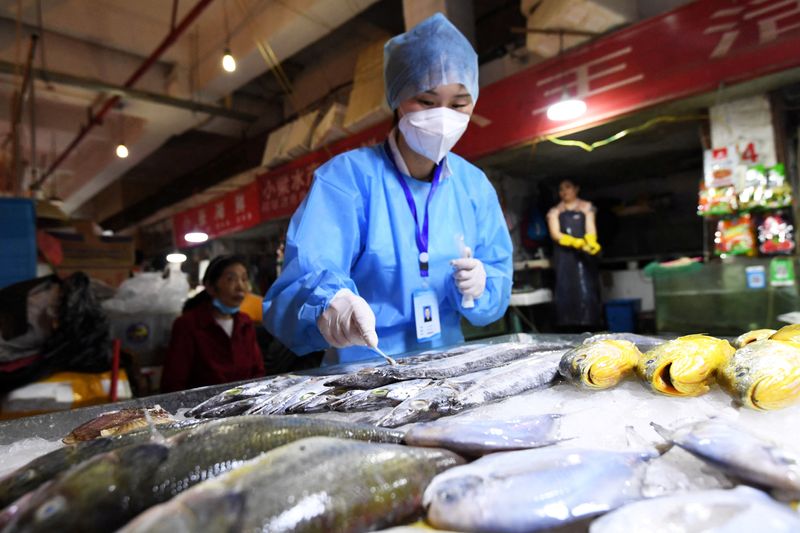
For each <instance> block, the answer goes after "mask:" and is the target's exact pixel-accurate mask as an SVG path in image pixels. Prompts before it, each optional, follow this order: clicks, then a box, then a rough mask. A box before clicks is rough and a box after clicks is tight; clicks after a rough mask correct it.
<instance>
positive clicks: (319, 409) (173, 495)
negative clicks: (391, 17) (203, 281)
mask: <svg viewBox="0 0 800 533" xmlns="http://www.w3.org/2000/svg"><path fill="white" fill-rule="evenodd" d="M794 334H795V328H789V329H785V330H781V332H779V333H776V332H774V331H770V332H764V331H760V332H753V333H752V334H749V335H747V336H742V337H740V338H739V339H737V340H736V341H735V342H734V344H736V346H741V347H740V348H739V349H738V351H736V350H735V349H734V348H733V346H732V345H731V344H730V343H729V342H728V341H726V340H720V339H714V338H711V337H706V336H702V335H700V336H693V337H684V338H681V339H677V340H675V339H673V340H667V339H660V338H653V337H641V336H630V335H629V336H624V335H623V336H609V335H602V336H599V337H594V338H589V337H588V335H582V336H574V335H573V336H556V335H537V336H531V335H514V336H505V337H497V338H493V339H490V340H488V341H482V342H477V343H470V344H466V345H459V346H455V347H452V348H449V349H445V350H443V351H436V352H429V353H422V354H417V355H415V356H413V357H411V358H404V357H401V358H400V364H398V365H397V366H392V365H387V364H381V363H380V361H374V362H369V363H363V364H360V365H350V366H338V367H328V368H324V369H318V370H316V371H314V372H307V373H304V374H296V375H281V376H276V377H273V378H269V379H266V380H259V381H253V382H247V383H240V384H234V385H233V386H227V387H222V386H220V387H208V388H204V389H198V390H193V391H186V392H183V393H175V394H170V395H162V396H161V397H153V398H149V399H147V400H144V401H142V402H139V403H137V404H131V403H130V402H128V403H125V404H120V405H118V407H120V408H123V407H132V406H134V405H135V406H138V407H143V406H148V407H153V406H155V405H156V404H159V405H161V406H162V407H165V408H166V410H167V411H170V412H171V413H172V414H173V415H175V418H176V419H180V420H177V421H175V422H168V421H164V420H160V419H159V420H155V417H153V420H152V421H153V423H156V424H157V425H155V426H151V428H150V429H145V430H144V431H140V432H138V433H137V432H134V433H129V434H127V436H126V435H119V436H106V437H102V436H100V437H97V439H96V440H90V441H88V442H79V443H77V444H73V445H70V446H71V448H70V447H67V448H62V447H61V445H60V443H59V442H58V439H59V438H60V437H64V436H65V435H67V434H68V433H70V431H71V430H72V429H73V428H74V427H75V426H76V425H78V424H81V423H84V422H86V421H88V420H91V419H93V418H94V417H96V416H97V414H98V413H99V412H100V411H101V410H100V409H97V408H91V410H90V409H83V410H76V411H72V412H70V413H64V414H61V415H51V416H49V417H37V418H30V419H27V420H26V421H14V422H7V423H5V425H4V426H3V427H2V430H3V431H2V435H3V438H4V445H5V446H6V450H10V449H14V450H16V451H17V453H19V450H21V449H27V450H28V452H27V454H26V455H25V456H18V457H14V458H9V454H4V456H5V457H6V463H5V464H4V465H3V471H4V472H5V473H6V474H7V473H8V470H10V469H11V468H12V467H18V466H20V465H21V464H24V463H25V462H26V461H28V460H30V459H32V458H33V456H34V455H36V454H37V452H36V451H33V450H36V449H37V448H36V447H35V446H31V440H34V441H35V440H39V439H44V442H49V447H48V446H40V447H39V452H45V451H49V450H53V449H55V451H52V452H50V455H48V456H45V459H39V460H38V463H36V462H35V463H31V466H30V467H29V468H32V467H33V465H35V464H38V466H36V467H35V469H30V470H28V472H29V473H28V474H25V475H23V476H22V477H20V476H19V474H20V473H24V472H25V469H24V468H23V469H22V470H18V471H17V475H15V476H11V477H8V476H6V477H4V478H2V480H0V488H1V489H2V490H0V496H2V497H3V498H5V499H13V498H14V497H15V496H16V495H18V494H19V493H20V492H21V491H27V490H32V489H35V486H32V485H30V484H31V483H41V482H42V481H45V480H46V478H45V477H43V476H47V477H48V478H49V477H50V476H53V475H55V474H57V473H58V472H60V471H63V470H64V469H66V467H67V466H68V465H72V467H73V468H72V469H71V470H70V471H69V472H68V473H62V474H61V475H60V476H59V477H58V479H57V480H56V481H55V484H54V485H52V486H49V485H44V486H43V487H42V488H40V489H38V491H37V492H34V493H32V494H31V495H30V496H29V497H28V499H27V501H26V500H20V501H19V502H18V503H17V504H16V507H8V508H7V509H6V510H5V511H4V513H3V515H0V516H2V518H3V521H4V522H3V523H4V524H7V525H6V529H4V531H21V530H26V531H27V530H34V531H35V530H39V528H46V526H52V525H54V524H58V525H59V529H60V530H63V531H71V530H75V531H77V530H81V531H94V530H98V531H100V530H109V529H116V528H117V527H121V526H123V525H124V524H125V523H126V522H128V521H129V520H130V519H133V518H134V517H136V515H139V516H138V517H137V518H136V519H135V520H134V521H132V522H130V523H129V524H128V525H127V526H125V529H124V531H161V530H174V529H172V528H175V527H187V528H189V529H188V530H192V531H209V530H212V529H211V528H213V527H215V526H216V525H217V524H219V523H223V524H228V525H227V526H225V527H232V528H233V529H234V530H240V529H241V528H243V527H244V528H245V529H246V528H247V527H259V528H266V530H269V531H289V530H292V531H298V530H304V531H332V530H335V531H366V530H374V529H380V528H381V527H389V526H392V525H403V524H411V527H412V528H417V527H422V524H423V523H422V522H418V520H420V519H423V520H424V521H425V522H424V523H425V524H426V527H430V526H434V527H436V528H439V529H445V530H456V531H511V530H514V531H549V530H551V529H552V528H554V527H561V526H565V525H568V526H569V527H570V528H572V529H570V530H571V531H587V530H588V528H591V531H623V530H625V531H631V530H632V529H630V528H631V527H633V528H634V529H633V530H636V529H635V528H636V527H637V524H645V525H642V526H641V527H642V528H646V527H649V524H651V523H652V522H651V521H652V520H653V519H654V518H653V517H660V518H658V520H660V522H658V523H659V525H665V524H676V525H677V524H689V526H690V527H699V526H698V524H700V523H702V524H704V526H708V527H711V526H718V527H722V525H723V524H726V523H728V521H731V520H735V523H736V524H737V526H739V525H743V524H744V525H746V524H750V523H752V522H748V521H747V520H752V519H753V517H757V516H762V517H763V516H764V515H763V513H765V512H767V513H769V516H770V520H771V521H772V522H771V524H769V525H770V527H773V526H774V529H769V528H767V529H762V530H763V531H772V530H775V531H791V530H793V529H792V528H796V527H797V525H798V524H799V523H800V519H798V517H797V516H796V515H795V514H793V511H791V510H790V509H789V507H788V506H787V505H785V504H783V503H780V499H781V498H784V499H785V498H786V497H788V498H789V499H791V498H792V497H793V496H792V494H796V493H797V491H798V490H800V487H798V486H797V472H796V463H795V462H793V461H792V459H791V458H792V457H794V456H793V455H792V454H793V453H794V452H793V448H794V446H795V442H794V441H795V439H794V438H793V436H794V435H795V434H796V433H797V431H800V427H798V422H797V420H798V417H797V414H798V407H797V406H796V405H795V406H791V405H789V404H791V403H792V401H793V400H796V397H797V371H796V368H797V363H798V360H799V359H800V356H798V354H797V348H796V347H795V345H794V344H793V342H792V341H786V339H787V338H793V335H794ZM767 335H771V339H766V336H767ZM764 347H767V348H768V349H770V350H771V352H770V354H769V356H767V355H766V354H765V355H763V356H759V357H761V359H762V360H764V361H768V362H769V364H766V365H762V366H761V367H758V366H753V365H751V364H750V363H751V362H752V359H751V356H753V355H758V354H759V353H760V350H762V349H763V348H764ZM781 350H784V351H783V352H781ZM734 352H735V353H734ZM684 356H686V357H689V358H690V359H692V360H695V361H704V364H705V366H706V367H705V369H704V368H703V366H702V365H701V366H700V367H698V366H696V365H695V366H694V367H692V369H691V372H695V374H692V375H686V374H683V373H682V371H681V370H680V369H679V368H678V367H679V366H681V367H682V368H683V367H684V365H683V364H682V363H681V362H680V358H681V357H684ZM664 363H667V364H666V365H665V364H664ZM598 364H599V366H598ZM730 364H733V365H735V366H737V368H739V371H738V374H736V372H735V371H734V373H733V374H731V373H730V370H729V369H728V368H727V366H726V365H730ZM781 364H783V365H784V366H783V367H780V365H781ZM787 364H788V365H789V366H792V365H794V366H792V368H794V370H791V371H788V373H787V368H786V366H785V365H787ZM748 365H749V366H748ZM778 367H780V369H779V370H776V369H777V368H778ZM742 368H747V371H746V372H745V373H747V374H748V378H744V379H743V380H741V381H742V383H744V382H749V381H748V380H749V379H750V378H752V379H753V380H756V381H757V382H758V383H759V384H760V385H759V386H761V387H762V389H760V390H756V389H755V388H754V389H753V390H752V393H753V394H752V395H748V394H744V393H742V391H741V390H740V389H739V388H738V387H739V385H737V383H738V381H736V380H737V379H739V378H738V377H733V378H731V376H737V375H743V372H742V371H741V369H742ZM610 369H611V371H610ZM664 372H666V374H665V373H664ZM697 372H699V373H697ZM765 372H766V374H765ZM767 375H771V376H773V377H774V376H779V377H780V379H779V380H778V381H780V383H778V384H774V383H773V384H769V383H768V381H761V378H764V377H765V376H767ZM659 377H660V378H661V381H659ZM664 379H666V381H664ZM686 379H688V380H689V381H693V382H692V383H690V382H688V381H687V382H684V380H686ZM731 379H733V380H734V381H730V380H731ZM773 381H774V380H773ZM731 395H732V396H733V401H732V397H731ZM106 410H107V409H106ZM248 413H249V414H248ZM194 417H198V418H194ZM94 423H95V424H96V423H97V422H96V421H95V422H94ZM146 425H147V424H145V426H146ZM105 427H106V429H107V430H108V431H111V433H109V435H113V434H114V431H118V430H119V428H118V427H114V425H113V424H110V425H109V424H107V425H106V426H105ZM90 430H91V431H90ZM92 431H94V434H92ZM97 434H98V428H97V427H94V428H92V427H91V424H90V425H84V426H83V427H82V428H81V429H79V430H76V431H74V432H73V433H71V435H72V436H73V437H75V436H76V435H82V437H80V438H87V437H92V436H97ZM341 437H346V439H348V440H341ZM20 438H23V442H24V441H27V442H25V443H24V444H22V443H21V442H20V441H19V439H20ZM165 438H166V440H164V439H165ZM297 439H300V440H297ZM12 441H16V442H12ZM295 441H296V442H295ZM357 441H369V442H357ZM204 442H205V443H207V444H204ZM401 442H405V445H403V446H398V443H401ZM40 444H41V442H40ZM126 444H127V447H126V446H125V445H126ZM89 446H94V447H95V448H98V449H100V450H101V451H103V452H106V453H105V455H100V456H96V457H95V458H94V459H91V460H89V461H86V462H81V461H79V459H87V458H89V457H91V456H93V455H94V454H93V453H92V452H90V451H87V450H89V449H90V448H89ZM273 448H274V449H273ZM69 449H72V450H74V451H73V452H70V453H69V455H64V451H66V450H69ZM95 451H96V450H95ZM262 452H266V453H262ZM489 452H494V453H492V454H491V455H484V454H486V453H489ZM481 456H483V458H481ZM248 459H249V461H247V460H248ZM59 461H60V465H61V466H60V467H58V466H56V467H55V468H54V465H55V464H57V463H58V462H59ZM220 461H222V462H220ZM242 461H244V462H242ZM106 463H107V464H108V465H109V467H110V468H111V470H110V471H109V472H114V473H112V474H109V475H111V476H112V477H110V478H107V480H106V478H105V474H103V477H97V475H98V473H99V472H100V471H101V470H102V469H105V467H104V466H102V465H104V464H106ZM45 465H47V466H45ZM112 465H113V466H112ZM134 465H135V466H134ZM98 468H100V469H101V470H98ZM231 468H233V470H231V471H230V473H229V474H226V473H225V472H226V471H228V470H230V469H231ZM48 472H49V473H48ZM134 472H137V474H136V475H133V473H134ZM210 478H216V479H215V480H211V479H210ZM159 479H163V480H164V481H163V484H162V482H161V481H158V480H159ZM206 479H208V480H207V481H203V480H206ZM89 480H91V481H89ZM75 484H79V485H75ZM151 484H153V485H154V489H153V491H152V494H153V496H146V495H147V494H150V493H151V491H149V490H145V491H144V492H141V491H142V489H143V487H148V486H150V485H151ZM112 485H113V487H114V489H112V490H111V491H110V492H109V489H110V488H111V486H112ZM747 485H749V486H752V487H757V488H750V487H748V486H747ZM69 486H76V487H77V486H80V487H81V489H80V490H79V492H77V493H74V495H73V496H69V497H68V499H67V500H64V502H65V503H67V505H63V504H58V505H55V506H54V505H53V502H54V500H53V497H56V495H57V494H64V495H66V494H67V493H66V492H63V491H64V490H67V487H69ZM155 486H158V487H160V488H159V489H155ZM277 487H280V489H278V488H277ZM734 487H735V489H734ZM732 489H734V490H732ZM770 493H771V494H772V495H771V496H770V495H768V494H770ZM23 494H24V492H23ZM313 494H316V495H317V496H313V499H314V502H311V501H310V500H309V498H312V496H311V495H313ZM58 497H59V498H61V496H58ZM687 499H691V500H692V501H693V506H694V507H693V509H694V510H693V511H692V512H684V513H678V514H675V513H672V514H670V509H673V508H674V507H675V506H678V507H680V505H681V502H682V501H686V500H687ZM6 503H7V502H6ZM86 505H88V506H89V507H83V506H86ZM648 506H649V507H648ZM639 507H642V508H643V509H645V510H647V509H649V512H643V511H642V514H640V512H639ZM148 508H150V509H149V510H147V509H148ZM617 508H621V510H620V511H617V512H616V513H614V512H612V513H610V514H607V513H608V512H609V511H613V510H614V509H617ZM720 508H725V509H727V511H726V512H725V513H722V514H716V511H715V510H716V509H720ZM44 509H47V510H44ZM209 509H213V510H214V511H213V512H210V513H209V512H208V510H209ZM477 509H479V510H480V512H475V511H476V510H477ZM617 514H618V515H619V517H617ZM601 515H604V516H603V517H602V518H600V519H598V516H601ZM732 523H734V522H732ZM242 524H247V526H246V527H245V526H243V525H242ZM256 525H257V526H256ZM28 527H30V529H25V528H28ZM780 527H785V528H788V529H780ZM626 528H627V529H626ZM225 530H228V529H225ZM642 530H647V529H642ZM689 530H693V529H689Z"/></svg>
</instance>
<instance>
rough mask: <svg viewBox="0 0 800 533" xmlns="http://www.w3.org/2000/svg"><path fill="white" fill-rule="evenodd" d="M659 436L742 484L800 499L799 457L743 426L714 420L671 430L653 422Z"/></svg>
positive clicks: (717, 419) (652, 424)
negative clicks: (747, 483)
mask: <svg viewBox="0 0 800 533" xmlns="http://www.w3.org/2000/svg"><path fill="white" fill-rule="evenodd" d="M650 425H651V426H653V428H655V430H656V431H657V432H658V434H659V435H661V436H662V437H664V438H665V439H667V440H668V441H670V442H672V443H673V444H676V445H677V446H680V447H681V448H683V449H684V450H686V451H688V452H689V453H691V454H693V455H695V456H697V457H699V458H700V459H703V460H704V461H706V462H708V463H709V464H711V465H712V466H715V467H717V468H719V469H720V470H722V471H723V472H725V473H726V474H729V475H732V476H734V477H737V478H739V479H741V480H743V481H747V482H750V483H753V484H755V485H758V486H761V487H764V488H767V489H777V490H779V491H782V492H783V493H786V494H789V495H797V496H800V456H798V455H797V454H796V453H795V452H793V451H790V450H786V449H782V448H780V447H778V446H776V445H774V444H773V443H771V442H768V441H765V440H762V439H761V438H759V437H756V436H755V435H752V434H751V433H749V432H748V431H747V429H745V428H743V427H739V426H738V425H736V424H733V423H731V422H728V421H726V420H722V419H720V418H712V419H709V420H704V421H702V422H697V423H694V424H687V425H684V426H681V427H679V428H677V429H675V430H673V431H670V430H668V429H666V428H664V427H662V426H659V425H658V424H656V423H654V422H651V423H650Z"/></svg>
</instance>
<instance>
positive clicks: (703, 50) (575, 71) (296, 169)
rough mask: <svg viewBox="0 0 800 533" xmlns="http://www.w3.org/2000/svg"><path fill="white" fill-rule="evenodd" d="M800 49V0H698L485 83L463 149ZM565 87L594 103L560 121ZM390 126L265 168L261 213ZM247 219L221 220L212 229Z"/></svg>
mask: <svg viewBox="0 0 800 533" xmlns="http://www.w3.org/2000/svg"><path fill="white" fill-rule="evenodd" d="M798 51H800V0H698V1H695V2H692V3H690V4H687V5H685V6H683V7H680V8H678V9H676V10H674V11H671V12H669V13H666V14H664V15H660V16H658V17H654V18H652V19H649V20H647V21H644V22H642V23H639V24H635V25H632V26H630V27H628V28H625V29H623V30H620V31H617V32H615V33H612V34H611V35H609V36H607V37H603V38H601V39H598V40H596V41H593V42H591V43H588V44H586V45H583V46H580V47H578V48H575V49H573V50H570V51H568V52H567V53H565V54H563V55H562V56H561V57H557V58H553V59H550V60H548V61H544V62H542V63H539V64H537V65H534V66H532V67H531V68H528V69H526V70H524V71H522V72H519V73H517V74H515V75H513V76H510V77H508V78H505V79H503V80H500V81H498V82H496V83H493V84H492V85H490V86H487V87H484V88H482V89H481V95H480V99H479V100H478V105H477V106H476V108H475V114H474V116H473V121H472V123H471V125H470V127H469V128H468V129H467V132H466V134H465V135H464V137H463V138H462V139H461V141H460V142H459V143H458V145H456V150H455V151H456V152H457V153H459V154H461V155H463V156H464V157H466V158H468V159H471V160H475V159H479V158H481V157H483V156H486V155H489V154H492V153H495V152H498V151H500V150H504V149H507V148H510V147H513V146H516V145H520V144H524V143H526V142H531V141H533V140H534V139H536V138H539V137H541V136H543V135H548V134H554V133H558V132H563V131H568V130H576V129H581V128H585V127H588V126H591V125H594V124H599V123H602V122H605V121H608V120H609V119H612V118H614V117H618V116H621V115H624V114H628V113H631V112H634V111H638V110H641V109H644V108H647V107H651V106H653V105H656V104H659V103H663V102H667V101H672V100H677V99H680V98H685V97H687V96H691V95H696V94H702V93H707V92H710V91H715V90H717V89H718V87H719V86H720V84H722V83H724V84H725V85H726V86H727V85H732V84H736V83H738V82H741V81H745V80H749V79H753V78H757V77H760V76H764V75H766V74H770V73H774V72H779V71H782V70H787V69H790V68H794V67H798V66H800V52H798ZM565 93H566V94H568V95H570V96H576V95H577V96H580V97H581V98H583V99H584V101H585V102H586V104H587V106H588V111H587V113H586V114H585V115H584V116H583V117H581V118H580V119H579V120H576V121H573V122H568V123H557V122H553V121H550V120H549V119H548V118H547V116H546V115H545V112H546V110H547V107H548V106H549V105H550V104H552V103H554V102H556V101H558V100H559V99H560V98H561V97H562V95H564V94H565ZM389 127H390V124H389V123H388V122H386V123H383V124H379V125H377V126H375V127H373V128H371V129H369V130H367V131H365V132H361V133H357V134H355V135H352V136H350V137H348V138H346V139H343V140H341V141H339V142H336V143H333V144H332V145H331V146H328V147H326V148H323V149H320V150H317V151H316V152H313V153H310V154H307V155H305V156H303V157H300V158H298V159H296V160H294V161H291V162H289V163H287V164H285V165H283V166H281V167H279V168H276V169H274V170H271V171H269V172H267V173H265V174H263V175H261V176H259V177H258V181H257V183H258V190H259V192H258V195H257V196H258V198H259V200H260V205H259V211H258V215H259V218H260V220H259V222H261V221H267V220H273V219H276V218H282V217H287V216H289V215H291V214H292V212H294V210H295V209H296V208H297V206H298V205H299V204H300V202H301V201H302V199H303V198H304V197H305V194H306V193H307V192H308V188H309V187H310V185H311V179H312V176H313V174H314V171H315V170H316V168H317V167H319V166H320V165H322V164H323V163H324V162H325V161H327V160H328V159H330V158H331V157H332V156H334V155H336V154H338V153H341V152H344V151H347V150H351V149H353V148H357V147H359V146H364V145H370V144H375V143H377V142H380V141H381V140H383V139H384V138H385V136H386V133H387V132H388V131H389ZM248 187H251V186H248ZM252 196H253V193H252V192H250V193H248V194H247V197H248V198H250V197H252ZM212 205H213V204H212ZM248 205H249V204H248ZM198 209H200V210H203V209H206V210H207V211H209V213H207V215H206V216H207V217H208V216H211V215H214V216H216V214H217V211H216V208H212V207H209V206H204V207H203V208H198ZM212 210H213V211H212ZM196 211H197V210H190V211H189V212H188V213H182V214H180V215H177V216H176V217H175V219H174V221H173V222H174V226H175V227H176V228H185V227H186V225H187V224H188V223H189V222H195V223H196V222H198V219H197V217H199V216H200V213H199V212H196ZM248 211H249V209H248ZM215 221H216V218H215ZM188 225H191V224H188ZM251 225H253V224H249V225H247V226H244V227H249V226H251ZM240 229H243V228H242V227H239V226H238V225H237V224H236V223H233V222H232V223H230V224H228V225H225V224H223V222H222V221H219V223H218V224H217V225H215V226H214V230H213V232H212V231H207V233H208V234H209V236H212V235H217V236H218V235H222V234H226V233H230V232H232V231H238V230H240ZM180 231H183V230H182V229H181V230H180ZM178 233H179V231H178V230H177V229H176V236H177V234H178ZM181 235H182V234H181ZM176 242H177V243H178V246H183V245H184V243H183V241H182V240H177V239H176Z"/></svg>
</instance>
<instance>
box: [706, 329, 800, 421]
mask: <svg viewBox="0 0 800 533" xmlns="http://www.w3.org/2000/svg"><path fill="white" fill-rule="evenodd" d="M717 381H718V382H719V384H720V386H721V387H722V388H723V389H725V391H726V392H727V393H728V394H730V395H731V396H733V397H734V399H736V400H737V401H738V402H740V403H741V404H742V405H745V406H747V407H750V408H752V409H759V410H763V411H768V410H772V409H781V408H783V407H786V406H788V405H790V404H792V403H793V402H795V401H797V399H798V398H800V343H796V342H791V341H778V340H771V339H769V340H761V341H758V342H754V343H752V344H748V345H747V346H745V347H744V348H740V349H739V350H737V351H736V353H735V354H733V357H731V358H730V359H729V360H728V361H727V362H726V363H725V364H723V365H722V366H721V367H720V369H719V373H718V374H717Z"/></svg>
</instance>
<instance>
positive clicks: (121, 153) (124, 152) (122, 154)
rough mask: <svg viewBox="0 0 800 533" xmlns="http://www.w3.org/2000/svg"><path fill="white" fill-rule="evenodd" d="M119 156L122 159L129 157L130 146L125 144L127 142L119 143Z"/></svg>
mask: <svg viewBox="0 0 800 533" xmlns="http://www.w3.org/2000/svg"><path fill="white" fill-rule="evenodd" d="M116 151H117V157H119V158H120V159H125V158H126V157H128V147H127V146H125V143H119V144H118V145H117V150H116Z"/></svg>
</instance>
